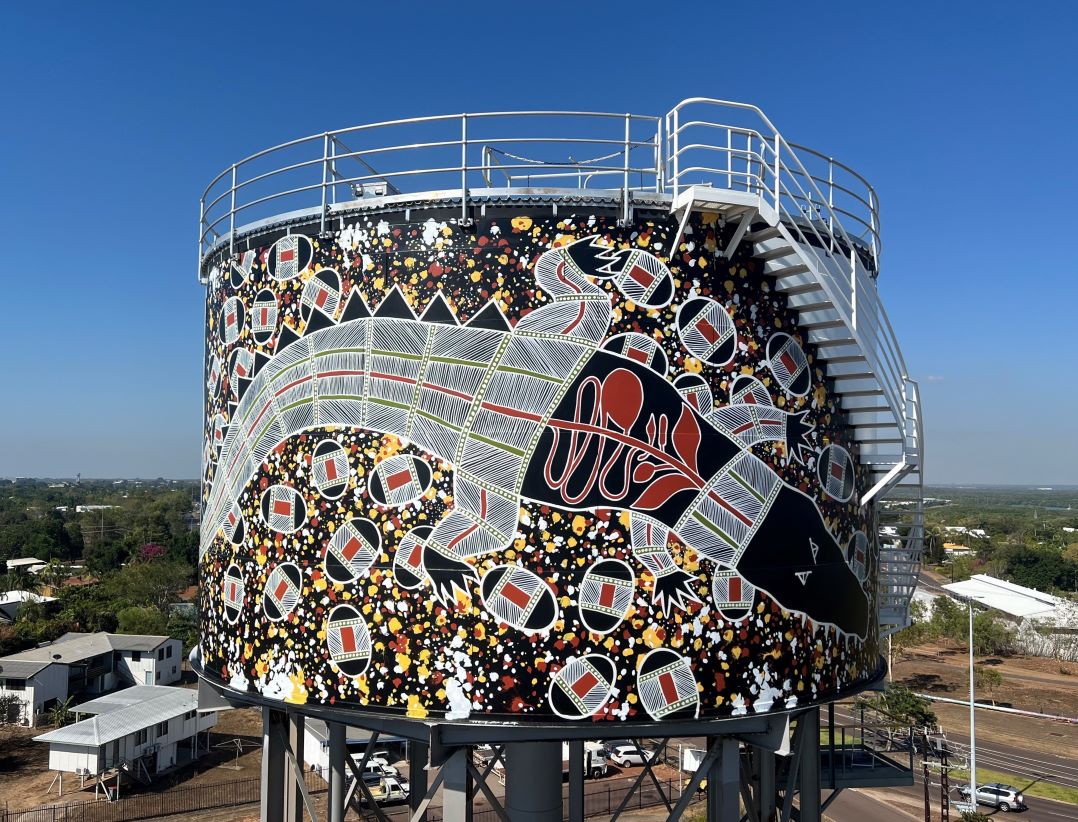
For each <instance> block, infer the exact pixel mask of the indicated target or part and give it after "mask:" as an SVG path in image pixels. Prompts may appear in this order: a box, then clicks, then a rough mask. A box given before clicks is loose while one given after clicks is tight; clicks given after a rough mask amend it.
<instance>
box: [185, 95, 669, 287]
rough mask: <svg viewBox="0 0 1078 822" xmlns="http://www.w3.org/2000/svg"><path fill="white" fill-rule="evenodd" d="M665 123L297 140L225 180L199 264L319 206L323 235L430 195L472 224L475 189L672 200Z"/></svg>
mask: <svg viewBox="0 0 1078 822" xmlns="http://www.w3.org/2000/svg"><path fill="white" fill-rule="evenodd" d="M661 125H662V121H661V118H659V117H651V116H641V115H636V114H610V113H602V112H582V111H525V112H485V113H478V114H455V115H445V116H438V117H416V118H409V119H404V120H393V121H388V122H382V123H373V124H370V125H362V126H355V127H352V128H346V129H342V130H340V131H331V132H325V133H323V134H318V135H314V136H311V137H303V138H300V139H298V140H292V141H290V142H287V143H282V144H281V145H278V146H274V147H273V148H269V149H266V150H265V151H260V152H258V153H257V154H252V155H251V156H250V157H247V158H245V159H243V160H241V161H239V162H238V163H236V164H234V165H232V166H230V167H229V168H227V169H225V170H224V171H222V172H221V173H220V174H218V175H217V177H215V178H214V179H213V180H212V181H211V182H210V184H209V185H208V186H207V187H206V190H205V191H204V192H203V195H202V198H201V201H200V214H199V235H198V248H199V265H200V268H201V264H202V261H203V259H204V257H205V255H206V254H207V253H208V252H209V251H210V250H211V249H215V248H217V247H219V246H220V245H221V243H222V242H228V243H230V244H231V243H232V242H233V241H234V239H235V237H236V233H237V230H238V229H240V228H241V227H243V226H245V225H251V224H253V223H257V222H259V221H260V220H264V219H268V218H271V217H287V216H288V215H289V214H291V213H293V212H298V211H303V212H307V211H309V210H311V209H315V210H316V211H318V210H319V209H320V213H321V217H320V221H321V226H320V228H321V229H322V230H324V229H325V221H326V219H327V217H328V215H329V214H330V213H331V212H332V210H333V209H334V207H335V206H336V205H337V204H338V203H340V202H346V201H353V200H356V199H360V198H365V197H372V196H389V197H392V196H395V195H412V194H424V195H429V196H440V197H443V198H445V197H448V198H457V199H459V200H460V214H461V218H462V219H463V220H465V221H466V220H467V219H468V215H469V211H468V206H469V196H470V194H471V193H472V192H473V190H474V189H477V188H491V187H495V186H498V185H502V186H504V187H510V188H513V187H516V188H519V187H521V186H526V187H545V186H551V185H553V186H556V187H560V188H574V189H576V188H595V189H602V190H606V191H616V192H620V193H621V196H622V200H623V208H624V209H625V214H624V216H625V217H626V218H627V216H628V208H629V198H630V196H631V194H632V193H633V192H638V191H640V192H649V193H662V191H663V180H662V171H661V170H662V133H661Z"/></svg>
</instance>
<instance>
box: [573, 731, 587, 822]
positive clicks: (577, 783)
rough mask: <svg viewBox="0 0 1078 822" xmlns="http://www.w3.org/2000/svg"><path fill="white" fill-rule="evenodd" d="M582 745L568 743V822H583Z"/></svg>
mask: <svg viewBox="0 0 1078 822" xmlns="http://www.w3.org/2000/svg"><path fill="white" fill-rule="evenodd" d="M584 776H585V773H584V743H583V742H582V741H581V740H576V741H573V742H570V743H569V822H584Z"/></svg>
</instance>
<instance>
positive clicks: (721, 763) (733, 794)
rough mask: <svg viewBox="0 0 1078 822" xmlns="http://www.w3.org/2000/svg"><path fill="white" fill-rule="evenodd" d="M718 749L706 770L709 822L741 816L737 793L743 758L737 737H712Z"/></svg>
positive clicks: (727, 821)
mask: <svg viewBox="0 0 1078 822" xmlns="http://www.w3.org/2000/svg"><path fill="white" fill-rule="evenodd" d="M711 745H712V746H717V747H718V749H719V752H718V756H717V757H716V758H715V760H714V761H713V762H712V764H711V769H710V770H709V771H708V774H707V822H737V821H738V820H739V819H740V818H741V809H740V807H739V805H738V797H739V795H740V787H741V768H740V765H741V761H740V752H739V751H738V744H737V740H736V739H734V738H733V737H731V736H719V737H715V738H714V739H712V740H711Z"/></svg>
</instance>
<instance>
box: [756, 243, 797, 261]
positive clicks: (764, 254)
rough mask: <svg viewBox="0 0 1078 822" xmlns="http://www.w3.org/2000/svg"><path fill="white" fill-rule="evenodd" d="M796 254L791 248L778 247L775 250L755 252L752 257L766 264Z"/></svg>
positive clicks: (785, 246)
mask: <svg viewBox="0 0 1078 822" xmlns="http://www.w3.org/2000/svg"><path fill="white" fill-rule="evenodd" d="M796 253H797V252H796V251H794V249H793V247H792V246H788V245H779V246H776V247H775V248H769V249H767V250H765V251H757V252H756V253H755V254H754V255H753V256H754V257H756V259H757V260H763V261H764V262H768V261H769V260H778V259H781V258H783V257H789V256H791V255H793V254H796Z"/></svg>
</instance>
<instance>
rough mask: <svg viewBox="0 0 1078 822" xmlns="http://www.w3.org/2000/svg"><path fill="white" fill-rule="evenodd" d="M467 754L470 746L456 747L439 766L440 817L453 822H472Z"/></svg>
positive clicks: (468, 754) (470, 778)
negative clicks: (440, 782) (440, 784)
mask: <svg viewBox="0 0 1078 822" xmlns="http://www.w3.org/2000/svg"><path fill="white" fill-rule="evenodd" d="M469 756H471V748H466V747H465V748H457V749H456V750H455V751H453V753H452V755H451V756H450V757H449V759H447V760H446V761H445V762H444V763H443V764H442V766H441V771H440V772H441V776H442V817H443V818H444V819H447V820H450V819H451V820H453V822H472V774H471V772H470V771H469V770H468V757H469ZM412 790H413V791H414V790H415V788H414V787H413V788H412ZM559 796H560V792H559Z"/></svg>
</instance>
